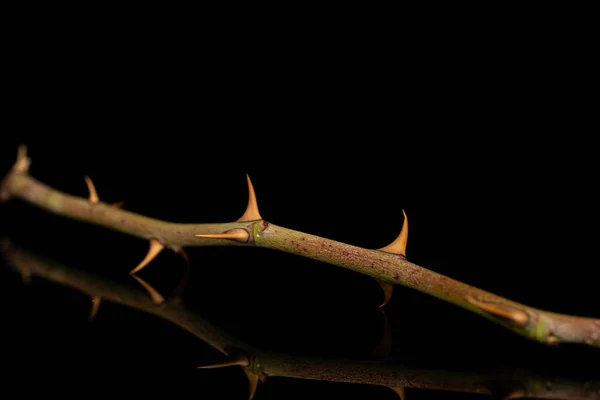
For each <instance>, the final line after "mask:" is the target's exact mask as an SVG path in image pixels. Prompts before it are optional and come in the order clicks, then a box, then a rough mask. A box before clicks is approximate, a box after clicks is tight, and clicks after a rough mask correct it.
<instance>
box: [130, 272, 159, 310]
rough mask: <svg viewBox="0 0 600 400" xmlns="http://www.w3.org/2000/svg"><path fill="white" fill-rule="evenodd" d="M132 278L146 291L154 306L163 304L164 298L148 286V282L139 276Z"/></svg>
mask: <svg viewBox="0 0 600 400" xmlns="http://www.w3.org/2000/svg"><path fill="white" fill-rule="evenodd" d="M132 276H133V278H134V279H135V280H136V281H138V282H139V283H140V285H142V286H143V287H144V289H146V291H147V292H148V294H149V295H150V298H151V299H152V302H153V303H154V304H156V305H158V304H162V303H164V302H165V298H164V297H163V296H161V294H160V293H158V291H157V290H156V289H154V288H153V287H152V286H150V284H149V283H148V282H146V281H145V280H143V279H142V278H140V277H139V276H136V275H132Z"/></svg>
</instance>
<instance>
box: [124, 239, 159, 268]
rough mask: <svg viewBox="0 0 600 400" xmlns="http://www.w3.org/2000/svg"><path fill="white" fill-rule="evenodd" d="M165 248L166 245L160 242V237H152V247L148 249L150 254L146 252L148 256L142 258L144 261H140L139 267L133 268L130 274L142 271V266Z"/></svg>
mask: <svg viewBox="0 0 600 400" xmlns="http://www.w3.org/2000/svg"><path fill="white" fill-rule="evenodd" d="M164 248H165V246H164V245H163V244H162V243H161V242H159V241H158V239H154V238H153V239H150V248H149V249H148V254H146V257H145V258H144V259H143V260H142V262H141V263H139V264H138V266H137V267H135V268H134V269H132V270H131V272H129V274H130V275H133V274H135V273H136V272H138V271H140V270H141V269H142V268H144V267H145V266H146V265H148V264H149V263H150V261H152V260H154V258H155V257H156V256H157V255H158V253H160V252H161V251H162V249H164Z"/></svg>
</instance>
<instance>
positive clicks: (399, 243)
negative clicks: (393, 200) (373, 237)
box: [379, 210, 408, 257]
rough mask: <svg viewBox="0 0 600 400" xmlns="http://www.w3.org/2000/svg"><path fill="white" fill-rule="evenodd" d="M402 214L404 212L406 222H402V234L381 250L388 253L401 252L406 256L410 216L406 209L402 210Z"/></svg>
mask: <svg viewBox="0 0 600 400" xmlns="http://www.w3.org/2000/svg"><path fill="white" fill-rule="evenodd" d="M402 214H404V222H403V223H402V229H401V230H400V234H399V235H398V237H397V238H396V239H395V240H394V241H393V242H392V243H390V244H388V245H387V246H385V247H382V248H381V249H379V250H381V251H385V252H388V253H394V254H400V255H402V256H404V257H406V243H407V241H408V218H407V217H406V213H405V212H404V210H402Z"/></svg>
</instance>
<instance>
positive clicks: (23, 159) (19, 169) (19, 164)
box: [12, 144, 31, 174]
mask: <svg viewBox="0 0 600 400" xmlns="http://www.w3.org/2000/svg"><path fill="white" fill-rule="evenodd" d="M30 165H31V159H30V158H29V157H27V146H25V145H24V144H22V145H19V147H18V148H17V161H16V162H15V164H14V165H13V167H12V169H13V172H15V173H17V174H26V173H27V172H28V171H29V166H30Z"/></svg>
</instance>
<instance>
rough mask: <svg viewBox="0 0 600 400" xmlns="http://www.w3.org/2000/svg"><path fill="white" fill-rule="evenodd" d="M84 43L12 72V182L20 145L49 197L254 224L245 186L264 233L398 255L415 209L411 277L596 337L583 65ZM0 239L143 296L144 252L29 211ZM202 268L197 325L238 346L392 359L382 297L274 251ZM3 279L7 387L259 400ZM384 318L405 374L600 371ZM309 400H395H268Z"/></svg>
mask: <svg viewBox="0 0 600 400" xmlns="http://www.w3.org/2000/svg"><path fill="white" fill-rule="evenodd" d="M74 36H77V35H66V36H61V37H60V38H54V37H52V38H47V37H45V36H44V35H41V34H36V35H32V36H31V37H29V38H28V39H29V40H28V41H27V43H28V46H20V45H15V47H14V49H11V54H14V56H12V57H10V58H9V61H8V65H9V67H10V73H9V74H6V75H5V76H4V78H3V80H4V84H5V86H6V88H7V90H6V91H5V92H4V95H3V97H4V99H5V106H4V108H3V128H2V136H1V141H0V152H1V154H0V170H2V171H8V169H9V168H10V166H11V165H12V163H13V162H14V157H15V156H16V148H17V145H18V144H20V143H24V144H27V145H28V148H29V154H30V156H31V158H32V166H31V170H30V172H31V175H32V176H33V177H35V178H36V179H39V180H40V181H42V182H44V183H46V184H48V185H50V186H52V187H54V188H56V189H58V190H61V191H64V192H67V193H70V194H74V195H79V196H86V195H87V193H86V187H85V184H84V180H83V176H84V175H89V176H90V177H91V178H92V179H93V180H94V182H95V184H96V187H97V189H98V193H99V195H100V197H101V199H103V200H104V201H107V202H116V201H125V203H126V206H125V208H126V209H128V210H130V211H134V212H137V213H140V214H144V215H148V216H152V217H155V218H160V219H164V220H169V221H174V222H198V223H200V222H225V221H232V220H235V219H237V218H238V217H239V216H240V215H241V214H242V213H243V211H244V208H245V206H246V201H247V191H246V186H245V174H246V173H248V174H249V175H250V177H251V178H252V181H253V183H254V187H255V189H256V192H257V196H258V202H259V207H260V210H261V213H262V216H263V217H264V218H265V219H266V220H268V221H271V222H272V223H275V224H277V225H282V226H285V227H288V228H292V229H296V230H301V231H304V232H308V233H312V234H316V235H320V236H324V237H328V238H331V239H335V240H339V241H342V242H346V243H351V244H354V245H358V246H362V247H367V248H379V247H383V246H385V245H386V244H388V243H389V242H390V241H391V240H393V239H394V238H395V236H396V235H397V234H398V232H399V229H400V227H401V224H402V209H404V210H405V211H406V213H407V214H408V218H409V222H410V234H409V241H408V251H407V256H408V259H409V260H411V261H413V262H415V263H417V264H419V265H422V266H424V267H426V268H429V269H432V270H435V271H437V272H440V273H443V274H445V275H448V276H451V277H453V278H456V279H459V280H462V281H464V282H467V283H469V284H471V285H474V286H477V287H480V288H482V289H486V290H489V291H491V292H493V293H496V294H499V295H502V296H505V297H509V298H511V299H513V300H516V301H519V302H523V303H525V304H528V305H531V306H536V307H539V308H543V309H548V310H552V311H557V312H564V313H570V314H578V315H584V316H595V317H597V316H598V309H597V286H598V285H597V281H596V280H595V278H594V277H595V273H596V271H597V269H598V263H597V242H598V234H597V229H596V227H597V226H598V222H600V221H599V219H600V218H599V215H598V211H597V204H598V195H597V194H596V190H595V189H596V186H597V170H598V168H597V164H598V163H597V151H596V145H595V144H594V140H593V135H592V134H593V133H595V132H597V124H596V119H595V117H596V114H597V111H596V109H595V108H593V107H592V102H591V101H590V97H589V95H590V94H593V93H594V88H597V81H596V78H595V77H594V76H593V74H592V70H593V66H592V65H590V63H589V61H588V59H587V57H588V56H587V53H586V52H585V51H583V50H581V49H573V48H572V47H568V46H566V47H562V48H561V51H562V53H561V54H562V56H561V57H558V56H557V55H556V47H555V46H557V45H558V46H560V43H558V44H557V42H556V41H551V40H549V41H548V43H551V44H552V45H550V44H548V45H547V46H544V45H543V44H541V45H540V44H539V43H538V44H537V45H536V46H531V47H530V46H527V45H524V44H522V47H519V48H515V47H511V46H508V48H507V46H505V45H504V44H503V41H502V39H501V38H500V39H489V40H482V41H481V42H469V43H468V44H465V42H464V41H461V40H456V41H453V40H447V41H444V39H443V38H439V37H436V38H434V39H433V40H432V41H431V42H429V43H430V44H431V46H430V47H427V48H426V49H425V48H424V47H420V50H419V46H415V48H414V49H413V48H411V49H410V51H409V50H408V49H406V50H405V47H402V46H400V45H398V46H396V45H394V46H396V47H391V48H390V47H386V46H383V45H382V46H381V48H380V47H378V46H371V44H372V43H371V42H369V43H360V42H359V41H353V40H350V41H348V43H346V44H345V45H340V44H339V43H338V42H335V43H331V44H330V45H325V44H324V43H321V45H322V46H320V47H319V49H318V50H317V49H316V48H310V47H309V48H304V47H303V46H302V45H301V43H302V41H301V40H299V41H294V45H293V46H292V45H291V44H290V43H287V42H283V43H265V42H264V41H258V42H257V43H258V44H257V43H255V42H252V41H250V40H244V38H240V39H239V41H237V43H236V44H237V45H232V47H223V46H218V45H214V44H211V43H212V42H211V40H208V39H203V40H201V41H200V42H201V43H199V44H198V45H197V46H195V47H192V48H190V47H186V46H185V45H180V46H178V45H176V44H174V43H173V42H165V41H162V42H161V41H160V40H158V38H156V40H141V39H140V40H134V39H123V38H121V39H112V40H108V39H107V38H106V37H105V36H104V35H103V34H101V33H99V34H98V35H97V37H95V36H94V35H92V36H90V37H86V38H85V39H84V38H77V37H74ZM67 37H68V40H67ZM350 42H351V43H352V44H349V43H350ZM299 43H300V44H299ZM403 43H405V42H403ZM408 43H410V42H408ZM213 45H214V48H213V47H212V46H213ZM567 56H568V57H567ZM565 57H567V58H568V60H569V62H568V63H567V62H566V61H564V60H565ZM0 218H1V222H0V227H1V229H2V234H3V235H5V236H8V237H10V238H11V240H13V241H14V242H15V243H17V244H19V245H21V246H23V247H26V248H30V249H32V250H35V251H37V252H39V253H40V254H42V255H44V256H49V257H53V258H55V259H56V260H58V261H61V262H63V263H65V264H67V265H70V266H72V267H76V268H84V269H86V270H90V271H92V272H94V273H97V274H99V275H101V276H104V277H107V278H110V279H115V280H117V281H119V282H123V283H126V284H130V285H132V287H135V283H134V282H132V281H131V278H130V277H129V276H128V271H129V270H130V269H131V268H133V267H134V266H135V265H136V264H137V263H138V262H139V261H140V260H141V258H142V257H143V256H144V254H145V252H146V250H147V243H146V242H144V241H142V240H140V239H137V238H133V237H129V236H126V235H123V234H120V233H116V232H113V231H110V230H107V229H105V228H102V227H97V226H93V225H87V224H84V223H80V222H76V221H72V220H68V219H65V218H62V217H57V216H54V215H51V214H49V213H46V212H44V211H42V210H40V209H37V208H35V207H33V206H30V205H28V204H26V203H24V202H22V201H19V200H13V201H10V202H9V203H6V204H2V205H1V206H0ZM188 252H189V254H190V256H191V261H192V265H191V279H190V282H189V284H188V287H187V289H186V291H185V300H186V303H187V304H188V306H189V307H190V308H192V309H194V310H196V311H198V313H199V314H201V315H202V316H204V317H205V318H207V319H209V320H210V321H212V322H214V323H215V324H216V325H218V326H220V327H222V328H224V329H226V330H228V331H229V332H230V333H232V334H234V335H236V336H237V337H239V338H240V339H242V340H244V341H247V342H249V343H251V344H253V345H255V346H257V347H260V348H263V349H268V350H272V351H277V352H285V353H290V354H295V355H314V356H322V357H348V358H354V357H356V358H369V357H370V354H371V352H372V351H373V349H374V347H375V346H376V345H377V342H378V340H379V337H380V334H381V327H382V319H381V313H380V312H379V310H378V305H379V303H380V302H381V299H382V295H381V291H380V289H379V287H378V285H377V284H376V283H375V282H374V280H373V279H371V278H369V277H367V276H363V275H359V274H357V273H354V272H351V271H348V270H345V269H342V268H338V267H335V266H331V265H327V264H321V263H318V262H315V261H311V260H307V259H303V258H300V257H297V256H295V255H291V254H283V253H277V252H272V251H269V250H264V249H254V248H228V247H223V248H189V249H188ZM184 271H185V265H184V263H183V261H182V260H181V259H180V258H179V257H178V256H177V255H175V254H172V253H168V252H165V253H164V254H161V255H160V256H159V257H158V258H157V259H156V260H155V261H153V262H152V264H150V265H149V266H148V267H147V268H146V269H145V270H144V271H143V272H142V273H141V275H142V276H143V277H144V278H145V279H146V280H147V281H148V282H150V283H151V284H153V285H154V286H155V287H156V288H157V289H159V290H160V291H161V292H163V293H164V294H166V295H168V294H169V293H170V291H172V290H173V288H174V287H175V286H176V285H177V283H178V280H179V279H180V278H181V276H182V274H183V273H184ZM0 274H1V279H0V285H1V288H2V290H1V291H0V298H1V299H2V301H1V305H2V315H3V318H2V328H1V331H2V335H3V336H4V338H5V339H4V340H3V346H4V354H3V360H4V361H3V362H4V363H5V365H7V366H8V372H5V373H4V379H5V380H6V381H7V382H11V381H16V380H17V378H22V377H27V378H26V380H25V382H26V383H25V384H24V386H21V387H22V388H23V390H26V391H28V390H35V389H38V388H39V386H38V385H37V384H36V382H44V383H43V384H42V383H39V385H41V387H43V390H44V392H45V393H55V394H58V393H60V394H67V393H69V394H80V393H81V391H80V390H81V389H79V385H75V384H76V383H81V387H84V388H87V389H85V390H107V391H108V392H109V393H110V392H111V391H113V390H116V389H117V388H119V390H125V388H126V389H127V390H132V391H133V392H134V393H138V394H141V393H145V392H146V391H147V392H148V393H151V392H154V391H156V390H159V389H164V390H167V391H168V392H169V393H170V394H171V395H173V396H175V395H179V394H181V395H184V394H186V393H193V394H194V395H200V396H201V397H202V396H204V397H206V398H245V397H244V396H245V395H244V393H245V390H246V387H245V382H244V380H245V377H244V376H243V373H242V372H241V370H238V369H227V370H211V371H199V370H196V369H195V367H196V366H197V365H200V364H203V363H206V362H207V361H209V360H215V359H217V358H218V354H217V353H216V352H214V351H213V350H212V349H211V348H209V347H208V345H206V344H204V343H202V342H199V341H198V340H197V339H195V338H194V337H193V336H191V335H189V334H187V333H185V332H183V331H181V330H180V329H179V328H177V327H175V326H173V325H171V324H169V323H168V322H165V321H161V320H159V319H157V318H155V317H151V316H148V315H144V314H142V313H139V312H137V311H134V310H128V309H125V308H123V307H120V306H117V305H114V304H109V303H105V304H103V305H102V306H101V308H100V311H99V314H98V317H97V319H96V321H95V322H93V323H89V322H88V321H87V316H88V313H89V306H90V300H89V299H88V298H86V297H85V296H83V295H82V294H80V293H78V292H77V291H74V290H72V289H68V288H63V287H59V286H58V285H55V284H51V283H49V282H45V281H43V280H41V279H34V281H33V283H32V284H31V285H30V286H24V285H22V283H21V282H20V277H19V276H18V275H17V274H15V273H14V272H12V271H10V270H9V269H8V268H2V269H1V270H0ZM385 310H386V315H387V316H388V318H389V320H390V323H391V327H392V332H393V343H394V348H393V354H394V357H396V358H397V359H398V360H401V361H402V362H406V363H408V364H410V363H413V364H415V365H421V366H423V365H424V366H427V367H431V368H448V369H456V368H462V369H468V370H475V371H477V370H479V369H480V368H484V367H486V366H492V367H502V368H508V369H516V368H521V367H525V368H532V369H535V370H538V369H539V370H542V371H544V373H546V374H548V375H553V374H575V375H578V374H587V373H592V374H593V373H594V371H596V370H595V369H594V368H597V360H598V355H599V354H598V351H596V350H590V349H587V348H579V347H578V346H560V347H558V348H548V347H545V346H542V345H539V344H537V343H534V342H530V341H528V340H527V339H524V338H522V337H519V336H517V335H515V334H513V333H511V332H509V331H507V330H505V329H504V328H502V327H499V326H496V325H494V324H492V323H491V322H488V321H486V320H484V319H482V318H480V317H478V316H476V315H474V314H471V313H469V312H467V311H464V310H462V309H458V308H456V307H454V306H451V305H448V304H445V303H443V302H441V301H438V300H437V299H434V298H431V297H429V296H427V295H424V294H421V293H418V292H415V291H412V290H410V289H406V288H403V287H400V286H398V287H397V288H396V291H395V293H394V296H393V299H392V301H391V303H390V304H389V305H388V306H387V307H386V308H385ZM211 393H213V394H212V395H211ZM214 393H219V394H218V395H217V394H214ZM313 395H327V396H339V397H340V398H343V397H353V396H356V397H358V398H360V397H361V396H365V397H367V396H371V398H381V399H393V398H394V394H393V392H391V391H388V389H385V388H379V387H370V386H357V385H350V384H342V383H325V382H317V381H298V380H292V379H285V378H276V379H272V380H271V381H270V382H268V383H267V384H264V385H261V386H260V387H259V390H258V393H257V396H256V399H275V398H277V399H279V398H286V399H287V398H290V399H291V398H305V397H306V396H313ZM410 395H411V398H423V397H425V396H431V397H435V398H450V397H449V395H447V394H445V393H443V394H442V393H439V392H429V391H424V390H413V391H410ZM461 396H462V395H461ZM457 398H458V397H457ZM461 398H462V397H461Z"/></svg>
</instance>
